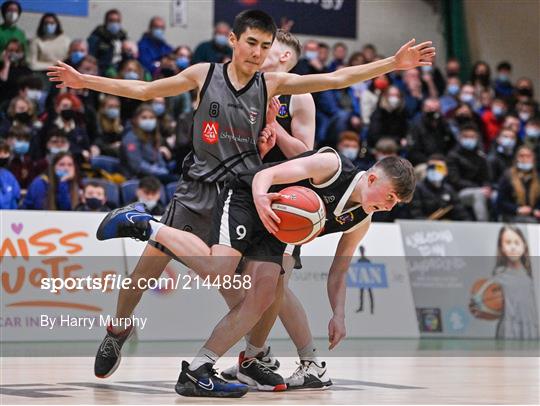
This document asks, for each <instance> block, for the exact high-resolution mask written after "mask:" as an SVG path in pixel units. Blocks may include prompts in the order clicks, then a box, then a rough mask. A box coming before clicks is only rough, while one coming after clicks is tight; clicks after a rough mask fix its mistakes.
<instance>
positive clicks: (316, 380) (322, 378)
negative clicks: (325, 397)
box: [285, 361, 332, 389]
mask: <svg viewBox="0 0 540 406" xmlns="http://www.w3.org/2000/svg"><path fill="white" fill-rule="evenodd" d="M297 364H298V368H296V371H294V373H293V374H292V375H291V376H290V377H288V378H287V379H285V382H286V383H287V387H288V389H328V388H329V387H330V386H332V381H331V380H330V377H329V376H328V371H327V370H326V362H324V361H322V362H321V365H317V363H315V361H300V362H297Z"/></svg>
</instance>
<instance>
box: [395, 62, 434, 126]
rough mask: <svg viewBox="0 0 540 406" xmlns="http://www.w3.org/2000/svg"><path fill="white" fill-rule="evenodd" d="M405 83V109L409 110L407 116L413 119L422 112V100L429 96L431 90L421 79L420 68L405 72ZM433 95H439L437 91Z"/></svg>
mask: <svg viewBox="0 0 540 406" xmlns="http://www.w3.org/2000/svg"><path fill="white" fill-rule="evenodd" d="M403 85H404V87H403V98H404V103H405V111H406V112H407V118H408V119H410V120H412V119H414V118H415V117H416V115H417V114H419V113H420V111H421V108H422V100H424V99H425V98H426V97H428V95H429V92H428V91H427V88H425V85H424V83H423V82H422V80H421V79H420V71H419V70H418V69H409V70H406V71H405V72H404V73H403ZM431 97H437V94H436V91H435V93H434V94H431Z"/></svg>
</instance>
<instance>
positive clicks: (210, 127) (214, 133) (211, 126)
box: [202, 121, 219, 144]
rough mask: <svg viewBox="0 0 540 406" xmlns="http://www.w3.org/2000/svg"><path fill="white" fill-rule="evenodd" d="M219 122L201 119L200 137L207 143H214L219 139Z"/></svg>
mask: <svg viewBox="0 0 540 406" xmlns="http://www.w3.org/2000/svg"><path fill="white" fill-rule="evenodd" d="M218 134H219V123H218V122H217V121H203V124H202V139H203V141H204V142H206V143H207V144H215V143H216V142H218V140H219V136H218Z"/></svg>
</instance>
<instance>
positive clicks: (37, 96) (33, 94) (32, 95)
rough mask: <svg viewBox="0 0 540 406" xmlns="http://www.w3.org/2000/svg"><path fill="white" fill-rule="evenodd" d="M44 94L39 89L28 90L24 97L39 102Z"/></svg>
mask: <svg viewBox="0 0 540 406" xmlns="http://www.w3.org/2000/svg"><path fill="white" fill-rule="evenodd" d="M44 94H45V92H44V91H43V90H39V89H28V90H27V91H26V97H28V98H29V99H30V100H32V101H33V102H39V101H40V100H41V99H42V98H43V95H44Z"/></svg>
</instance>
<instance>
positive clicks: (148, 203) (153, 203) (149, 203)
mask: <svg viewBox="0 0 540 406" xmlns="http://www.w3.org/2000/svg"><path fill="white" fill-rule="evenodd" d="M139 203H143V204H145V205H146V207H148V210H152V209H153V208H154V207H156V206H157V204H158V201H157V200H146V199H143V198H141V199H139Z"/></svg>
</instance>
